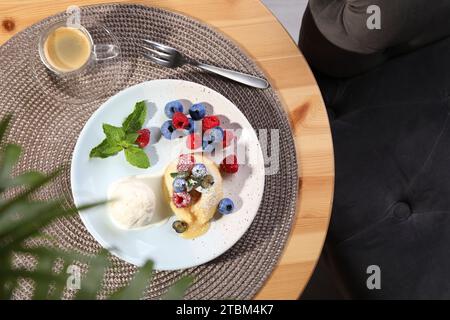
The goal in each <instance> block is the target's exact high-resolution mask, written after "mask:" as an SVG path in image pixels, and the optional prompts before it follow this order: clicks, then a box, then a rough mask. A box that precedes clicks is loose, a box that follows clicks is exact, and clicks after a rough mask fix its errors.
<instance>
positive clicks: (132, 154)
mask: <svg viewBox="0 0 450 320" xmlns="http://www.w3.org/2000/svg"><path fill="white" fill-rule="evenodd" d="M125 158H126V159H127V161H128V162H129V163H130V164H132V165H133V166H135V167H138V168H141V169H146V168H148V167H150V160H149V159H148V156H147V154H146V153H145V152H144V150H142V149H141V148H139V147H135V146H131V147H129V148H127V149H125Z"/></svg>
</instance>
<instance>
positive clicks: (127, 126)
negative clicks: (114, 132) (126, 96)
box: [122, 101, 147, 133]
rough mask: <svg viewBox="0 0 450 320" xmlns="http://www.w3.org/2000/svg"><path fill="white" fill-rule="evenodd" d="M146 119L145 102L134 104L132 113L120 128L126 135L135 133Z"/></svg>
mask: <svg viewBox="0 0 450 320" xmlns="http://www.w3.org/2000/svg"><path fill="white" fill-rule="evenodd" d="M146 117H147V106H146V105H145V101H139V102H137V103H136V104H135V106H134V110H133V112H132V113H131V114H130V115H129V116H128V117H127V118H126V119H125V121H124V122H123V123H122V128H123V130H124V131H125V132H126V133H136V132H137V131H138V130H140V129H141V128H142V126H143V125H144V122H145V118H146Z"/></svg>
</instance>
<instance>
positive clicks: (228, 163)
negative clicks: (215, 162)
mask: <svg viewBox="0 0 450 320" xmlns="http://www.w3.org/2000/svg"><path fill="white" fill-rule="evenodd" d="M220 170H222V171H223V172H226V173H236V172H238V170H239V164H238V163H237V157H236V156H235V155H234V154H233V155H230V156H228V157H226V158H225V159H223V160H222V163H221V164H220Z"/></svg>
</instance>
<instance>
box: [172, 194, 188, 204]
mask: <svg viewBox="0 0 450 320" xmlns="http://www.w3.org/2000/svg"><path fill="white" fill-rule="evenodd" d="M172 201H173V203H174V204H175V207H177V208H186V207H187V206H188V205H189V204H190V203H191V195H190V194H189V193H187V192H179V193H176V192H174V193H173V195H172Z"/></svg>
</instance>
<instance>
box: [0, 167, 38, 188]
mask: <svg viewBox="0 0 450 320" xmlns="http://www.w3.org/2000/svg"><path fill="white" fill-rule="evenodd" d="M43 178H44V175H43V174H42V173H40V172H36V171H28V172H25V173H23V174H21V175H19V176H17V177H14V178H10V179H4V180H1V181H0V189H2V188H3V189H6V188H11V187H18V186H25V187H29V186H31V185H33V184H34V183H36V182H38V181H39V180H40V179H43Z"/></svg>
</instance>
